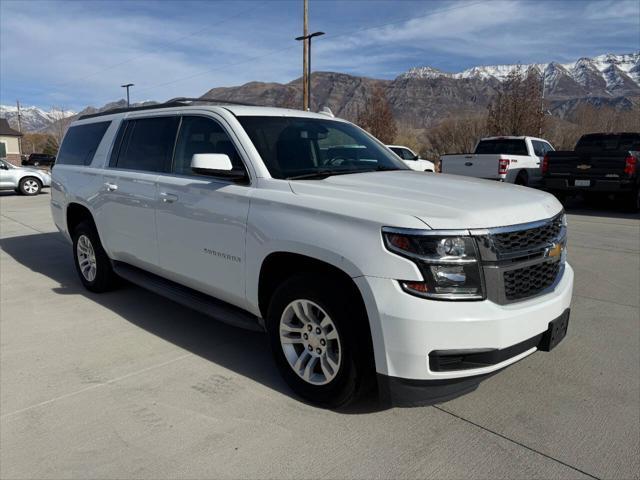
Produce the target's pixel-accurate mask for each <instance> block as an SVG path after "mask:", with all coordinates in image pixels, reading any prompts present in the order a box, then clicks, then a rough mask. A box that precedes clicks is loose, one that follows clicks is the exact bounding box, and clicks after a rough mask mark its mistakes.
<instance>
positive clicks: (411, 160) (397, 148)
mask: <svg viewBox="0 0 640 480" xmlns="http://www.w3.org/2000/svg"><path fill="white" fill-rule="evenodd" d="M387 147H389V148H390V149H391V151H392V152H393V153H395V154H396V155H398V156H399V157H400V158H401V159H402V161H403V162H404V163H405V164H406V165H407V166H408V167H409V168H410V169H411V170H417V171H419V172H435V170H436V168H435V165H434V164H433V162H430V161H429V160H425V159H424V158H420V156H419V155H418V154H416V153H415V152H414V151H413V150H411V149H410V148H409V147H405V146H403V145H387Z"/></svg>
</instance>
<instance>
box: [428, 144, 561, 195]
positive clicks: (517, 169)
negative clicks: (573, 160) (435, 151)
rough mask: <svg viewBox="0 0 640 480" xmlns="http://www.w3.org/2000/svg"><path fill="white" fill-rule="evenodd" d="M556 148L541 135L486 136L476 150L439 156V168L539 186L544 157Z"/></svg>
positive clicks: (473, 175)
mask: <svg viewBox="0 0 640 480" xmlns="http://www.w3.org/2000/svg"><path fill="white" fill-rule="evenodd" d="M553 150H554V149H553V147H552V146H551V144H550V143H549V142H548V141H546V140H544V139H542V138H535V137H489V138H483V139H481V140H480V141H479V142H478V145H476V149H475V151H474V153H462V154H448V155H443V156H442V157H441V158H440V171H441V172H442V173H450V174H453V175H465V176H467V177H477V178H485V179H488V180H498V181H500V182H508V183H515V184H516V185H525V186H537V185H539V184H540V183H541V181H542V169H541V162H542V159H543V158H544V156H545V155H546V154H547V152H552V151H553Z"/></svg>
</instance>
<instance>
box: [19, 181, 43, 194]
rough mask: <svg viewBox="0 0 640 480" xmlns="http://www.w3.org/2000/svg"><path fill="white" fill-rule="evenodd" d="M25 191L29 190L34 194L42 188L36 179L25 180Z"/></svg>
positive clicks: (29, 192)
mask: <svg viewBox="0 0 640 480" xmlns="http://www.w3.org/2000/svg"><path fill="white" fill-rule="evenodd" d="M23 186H24V191H25V192H27V193H28V194H29V195H33V194H35V193H38V189H39V188H40V187H39V185H38V182H37V181H36V180H31V179H29V180H25V182H24V184H23Z"/></svg>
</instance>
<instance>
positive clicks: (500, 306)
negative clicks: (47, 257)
mask: <svg viewBox="0 0 640 480" xmlns="http://www.w3.org/2000/svg"><path fill="white" fill-rule="evenodd" d="M172 105H174V106H172V107H167V106H161V107H162V108H158V107H154V108H148V107H147V108H144V109H129V110H124V111H115V112H107V113H105V114H97V115H89V116H85V117H83V118H81V119H80V120H78V121H76V122H74V123H73V124H72V126H71V127H70V128H69V131H68V133H67V135H66V137H65V139H64V142H63V144H62V147H61V151H60V153H59V155H58V161H57V162H56V165H55V167H54V169H53V183H52V198H51V207H52V212H53V218H54V220H55V223H56V225H57V226H58V228H59V229H60V231H61V232H63V233H64V235H65V236H66V237H67V238H68V239H69V240H70V241H71V242H72V243H73V259H74V261H75V264H76V268H77V271H78V274H79V277H80V280H81V281H82V283H83V284H84V285H85V286H86V287H87V288H88V289H90V290H92V291H94V292H102V291H106V290H108V289H109V288H111V287H112V286H113V285H114V280H115V279H116V278H117V277H118V276H119V277H124V278H126V279H128V280H130V281H132V282H134V283H137V284H139V285H141V286H143V287H146V288H148V289H151V290H153V291H155V292H158V293H160V294H162V295H166V296H168V297H170V298H172V299H174V300H176V301H178V302H181V303H183V304H185V305H188V306H190V307H192V308H194V309H196V310H199V311H202V312H205V313H207V314H209V315H211V316H214V317H216V318H218V319H219V320H221V321H224V322H228V323H231V324H233V325H237V326H241V327H245V328H250V329H258V330H265V331H266V332H267V334H268V337H269V341H270V343H271V347H272V351H273V355H274V358H275V361H276V364H277V366H278V368H279V369H280V371H281V373H282V375H283V376H284V378H285V379H286V381H287V382H288V384H289V385H290V386H291V387H292V389H293V390H294V391H295V392H297V393H298V394H299V395H300V396H302V397H304V398H306V399H308V400H310V401H312V402H314V403H317V404H320V405H323V406H329V407H335V406H338V405H342V404H345V403H347V402H349V401H351V400H353V399H354V398H357V397H358V396H359V395H360V394H361V393H363V392H365V391H367V390H368V389H369V388H370V387H372V386H373V385H375V383H376V381H377V384H378V388H379V391H380V392H381V393H382V394H383V396H384V397H385V399H388V400H390V401H391V402H394V403H403V402H406V401H410V402H413V401H416V400H418V401H423V402H425V401H438V400H441V399H443V398H446V397H448V396H450V395H456V394H459V393H460V392H463V391H466V390H468V389H470V388H473V387H474V386H475V385H477V383H478V381H479V379H481V378H483V377H484V376H486V375H487V374H489V373H491V372H495V371H497V370H500V369H502V368H504V367H506V366H507V365H509V364H511V363H514V362H516V361H518V360H520V359H522V358H524V357H526V356H527V355H529V354H531V353H533V352H535V351H536V350H550V349H551V348H553V347H554V346H555V345H556V344H557V343H558V342H559V341H560V340H561V339H562V338H563V337H564V335H565V333H566V330H567V323H568V317H569V306H570V300H571V291H572V285H573V271H572V269H571V267H570V266H569V265H568V263H566V262H565V236H566V225H565V217H564V214H563V211H562V206H561V205H560V203H558V201H557V200H556V199H555V198H554V197H553V196H551V195H549V194H546V193H543V192H540V191H535V190H531V189H523V188H519V187H514V186H512V185H505V184H498V183H496V184H493V183H489V182H485V181H482V180H476V179H471V178H462V177H456V176H448V175H438V176H431V175H425V174H424V173H419V172H415V171H412V170H410V169H408V168H407V167H406V166H405V165H404V164H403V163H402V161H400V159H398V158H397V157H396V156H395V155H394V154H393V153H392V152H391V151H389V149H388V148H386V147H385V146H384V145H383V144H382V143H380V142H379V141H378V140H376V139H375V138H373V137H372V136H370V135H369V134H367V133H366V132H365V131H363V130H361V129H360V128H358V127H357V126H355V125H353V124H351V123H349V122H346V121H343V120H339V119H334V118H329V117H328V116H326V115H323V114H315V113H309V112H302V111H296V110H284V109H275V108H265V107H249V106H237V105H230V106H208V105H207V106H198V105H195V104H189V103H186V102H182V103H178V104H175V103H174V104H172Z"/></svg>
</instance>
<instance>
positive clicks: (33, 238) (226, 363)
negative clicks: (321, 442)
mask: <svg viewBox="0 0 640 480" xmlns="http://www.w3.org/2000/svg"><path fill="white" fill-rule="evenodd" d="M0 249H2V250H3V251H4V252H6V253H7V254H8V255H10V256H11V257H12V258H13V259H14V260H16V261H17V262H19V263H20V264H21V265H23V266H25V267H27V268H29V269H30V270H31V271H33V272H35V273H39V274H41V275H45V276H47V277H49V278H50V279H52V280H54V281H55V282H56V283H57V284H58V286H57V287H55V288H53V291H54V292H55V293H56V294H58V295H82V296H84V297H87V298H89V299H91V300H92V301H94V302H96V303H97V304H99V305H100V306H102V307H104V308H107V309H109V310H111V311H112V312H114V313H115V314H116V315H118V316H120V317H121V318H123V319H125V320H126V321H128V322H130V323H132V324H134V325H136V326H138V327H140V328H142V329H144V330H146V331H147V332H149V333H151V334H153V335H156V336H158V337H160V338H162V339H164V340H166V341H168V342H171V343H173V344H174V345H176V346H178V347H180V348H182V349H184V350H187V351H189V352H191V353H193V354H195V355H198V356H199V357H202V358H204V359H206V360H208V361H210V362H213V363H216V364H218V365H221V366H223V367H224V368H227V369H229V370H232V371H235V372H236V373H238V374H239V375H242V376H244V377H247V378H250V379H252V380H254V381H256V382H259V383H261V384H262V385H265V386H267V387H269V388H271V389H273V390H276V391H277V392H279V393H281V394H283V395H287V396H290V397H294V398H296V399H297V400H299V401H303V400H301V399H300V398H298V397H296V396H295V394H294V393H293V392H292V391H291V390H290V389H289V387H288V386H287V385H286V384H285V382H284V381H283V380H282V377H281V376H280V374H279V372H278V371H277V369H276V367H275V364H274V362H273V361H272V359H271V352H270V350H269V345H268V342H267V338H266V335H265V334H263V333H259V332H251V331H246V330H242V329H239V328H235V327H231V326H229V325H226V324H224V323H222V322H218V321H216V320H215V319H212V318H210V317H207V316H205V315H202V314H200V313H198V312H195V311H193V310H190V309H189V308H186V307H183V306H181V305H178V304H177V303H174V302H172V301H171V300H168V299H166V298H164V297H161V296H159V295H156V294H154V293H151V292H148V291H146V290H143V289H141V288H139V287H137V286H135V285H131V284H129V283H126V282H122V285H121V286H120V288H119V289H117V290H115V291H113V292H110V293H104V294H94V293H91V292H88V291H87V290H85V289H84V287H82V284H81V283H80V281H79V280H78V278H77V275H76V271H75V267H74V265H73V263H72V260H71V253H70V246H69V245H68V243H67V242H66V241H65V240H64V238H63V237H62V235H60V234H58V233H39V234H33V235H24V236H15V237H9V238H3V239H0ZM387 408H389V405H383V404H382V403H381V402H380V401H379V399H378V395H377V392H376V391H372V392H371V393H370V394H369V395H367V396H366V397H365V398H363V399H362V400H361V401H359V402H357V404H355V405H353V406H349V407H345V408H342V409H339V410H337V412H338V413H344V414H365V413H371V412H376V411H380V410H385V409H387Z"/></svg>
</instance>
